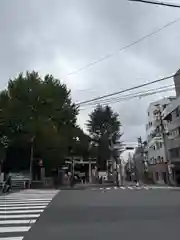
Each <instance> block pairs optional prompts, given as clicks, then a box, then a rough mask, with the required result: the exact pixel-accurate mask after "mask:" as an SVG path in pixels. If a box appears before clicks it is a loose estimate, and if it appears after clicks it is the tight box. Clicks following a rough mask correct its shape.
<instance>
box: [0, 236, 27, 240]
mask: <svg viewBox="0 0 180 240" xmlns="http://www.w3.org/2000/svg"><path fill="white" fill-rule="evenodd" d="M23 238H24V237H1V238H0V240H22V239H23Z"/></svg>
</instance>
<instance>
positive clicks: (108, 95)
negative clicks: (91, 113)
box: [77, 73, 180, 106]
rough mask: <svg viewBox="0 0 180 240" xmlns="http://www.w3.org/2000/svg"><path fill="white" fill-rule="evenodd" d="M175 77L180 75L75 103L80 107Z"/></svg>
mask: <svg viewBox="0 0 180 240" xmlns="http://www.w3.org/2000/svg"><path fill="white" fill-rule="evenodd" d="M177 75H180V73H178V74H173V75H170V76H167V77H164V78H159V79H156V80H154V81H151V82H148V83H143V84H140V85H137V86H134V87H130V88H127V89H124V90H121V91H118V92H114V93H110V94H106V95H103V96H100V97H96V98H92V99H90V100H86V101H82V102H79V103H77V105H78V106H81V105H83V104H86V103H91V102H94V101H96V100H101V99H104V98H108V97H111V96H115V95H119V94H121V93H124V92H128V91H132V90H135V89H138V88H141V87H145V86H148V85H152V84H154V83H158V82H162V81H165V80H168V79H170V78H173V77H175V76H177Z"/></svg>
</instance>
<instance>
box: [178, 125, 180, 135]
mask: <svg viewBox="0 0 180 240" xmlns="http://www.w3.org/2000/svg"><path fill="white" fill-rule="evenodd" d="M178 135H179V136H180V127H178Z"/></svg>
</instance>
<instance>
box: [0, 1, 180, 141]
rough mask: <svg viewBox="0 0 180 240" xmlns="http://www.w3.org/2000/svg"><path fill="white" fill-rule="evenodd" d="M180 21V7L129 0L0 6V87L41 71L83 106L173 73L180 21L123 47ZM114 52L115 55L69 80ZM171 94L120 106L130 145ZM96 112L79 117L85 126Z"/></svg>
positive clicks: (179, 56) (178, 63)
mask: <svg viewBox="0 0 180 240" xmlns="http://www.w3.org/2000/svg"><path fill="white" fill-rule="evenodd" d="M174 1H175V0H174ZM174 1H171V0H169V2H174ZM176 2H177V3H180V1H179V0H176ZM178 17H180V9H176V8H167V7H160V6H153V5H149V4H139V3H133V2H128V1H127V0H30V1H24V0H5V1H0V30H1V36H0V79H1V81H0V87H1V88H4V87H5V86H6V84H7V81H8V79H9V78H10V77H14V76H16V74H18V73H19V72H21V71H26V70H37V71H39V72H40V73H41V74H42V75H44V74H46V73H51V74H53V75H54V76H55V77H58V78H60V79H61V80H62V81H64V82H65V83H67V84H68V87H69V88H71V89H72V96H73V99H74V101H76V102H79V101H83V100H86V99H89V98H92V97H96V96H99V95H104V94H107V93H111V92H113V91H118V90H122V89H125V88H128V87H131V86H134V85H137V84H141V83H144V82H147V81H152V80H154V79H156V78H159V77H163V76H166V75H170V74H172V73H174V72H175V71H176V70H177V69H178V68H179V67H180V46H179V43H180V20H179V21H178V22H176V23H175V24H173V25H171V26H169V27H167V28H165V29H163V31H161V32H159V33H157V34H156V35H154V36H152V37H150V38H148V39H146V40H144V41H142V42H140V43H139V44H136V45H134V46H132V47H131V48H128V49H126V50H125V51H122V52H120V53H118V49H120V48H122V47H123V46H125V45H127V44H129V43H131V42H133V41H135V40H137V39H138V38H140V37H142V36H144V35H146V34H148V33H150V32H152V31H154V30H156V29H157V28H159V27H162V26H163V25H165V24H167V23H169V22H171V21H173V20H176V19H177V18H178ZM109 53H115V55H114V56H113V57H112V58H109V59H107V60H105V61H102V62H100V63H98V64H96V65H94V66H92V67H91V68H87V69H85V70H84V71H81V72H79V73H76V74H72V75H69V76H68V74H69V73H71V72H74V71H76V70H77V69H79V68H81V67H83V66H85V65H87V64H89V63H90V62H92V61H94V60H96V59H99V58H101V57H103V56H105V55H107V54H109ZM170 83H172V81H171V80H168V81H166V82H164V83H163V84H170ZM161 85H162V83H161ZM153 87H157V85H155V86H153ZM168 94H170V95H172V94H174V93H173V92H172V93H166V94H164V95H163V94H161V95H153V96H151V97H146V98H142V99H133V100H129V101H126V102H120V103H118V104H114V105H113V108H114V109H115V110H116V111H117V112H118V113H119V115H120V119H121V122H122V125H123V129H122V131H123V132H124V136H123V138H124V141H126V142H129V141H130V142H134V141H136V139H137V137H139V136H140V135H142V136H143V137H145V123H146V118H147V117H146V109H147V106H148V104H149V103H150V102H151V101H153V100H156V99H158V98H160V97H162V96H167V95H168ZM90 110H91V109H89V108H88V109H87V110H83V111H82V112H80V115H79V119H78V120H79V123H80V125H81V126H83V125H84V123H85V121H86V120H87V117H88V113H89V111H90Z"/></svg>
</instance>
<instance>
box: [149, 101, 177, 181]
mask: <svg viewBox="0 0 180 240" xmlns="http://www.w3.org/2000/svg"><path fill="white" fill-rule="evenodd" d="M174 99H175V97H169V98H164V99H161V100H159V101H156V102H153V103H151V104H150V105H149V108H148V112H147V115H148V123H147V124H146V135H147V148H148V164H149V171H150V172H151V174H152V178H153V181H154V182H159V183H167V182H168V165H167V161H168V159H166V158H167V157H166V152H165V151H166V149H165V145H164V139H163V135H162V129H161V127H162V124H163V126H164V128H165V129H166V128H167V121H166V120H165V119H164V120H162V119H160V118H159V117H158V114H157V113H158V112H163V111H164V109H166V108H167V106H168V105H169V104H170V103H171V102H172V101H173V100H174Z"/></svg>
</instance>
